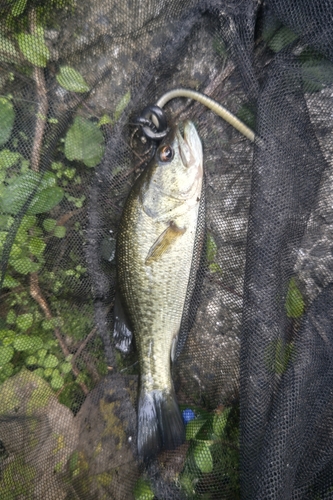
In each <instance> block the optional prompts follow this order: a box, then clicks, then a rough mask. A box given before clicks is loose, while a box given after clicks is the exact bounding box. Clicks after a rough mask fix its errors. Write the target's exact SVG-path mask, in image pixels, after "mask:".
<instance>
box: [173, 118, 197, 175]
mask: <svg viewBox="0 0 333 500" xmlns="http://www.w3.org/2000/svg"><path fill="white" fill-rule="evenodd" d="M176 137H177V140H178V148H179V154H180V157H181V159H182V162H183V164H184V166H185V167H186V168H189V167H191V166H193V165H195V164H199V165H202V161H203V158H202V157H203V155H202V144H201V140H200V138H199V135H198V132H197V130H196V128H195V126H194V125H193V123H192V122H191V121H189V120H187V121H186V122H185V123H184V137H182V135H181V133H180V131H179V129H177V131H176Z"/></svg>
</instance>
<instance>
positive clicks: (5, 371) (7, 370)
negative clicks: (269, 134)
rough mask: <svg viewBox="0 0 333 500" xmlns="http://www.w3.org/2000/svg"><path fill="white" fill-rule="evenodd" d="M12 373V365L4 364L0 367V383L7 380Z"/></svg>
mask: <svg viewBox="0 0 333 500" xmlns="http://www.w3.org/2000/svg"><path fill="white" fill-rule="evenodd" d="M13 371H14V367H13V365H12V363H6V364H5V365H3V366H2V368H1V369H0V376H1V381H5V380H6V379H7V378H9V377H10V376H11V375H12V373H13Z"/></svg>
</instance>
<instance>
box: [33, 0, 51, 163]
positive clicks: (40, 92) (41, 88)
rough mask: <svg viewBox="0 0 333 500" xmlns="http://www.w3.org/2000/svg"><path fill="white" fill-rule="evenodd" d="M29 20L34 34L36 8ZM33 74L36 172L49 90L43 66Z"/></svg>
mask: <svg viewBox="0 0 333 500" xmlns="http://www.w3.org/2000/svg"><path fill="white" fill-rule="evenodd" d="M29 21H30V32H31V34H34V32H35V31H36V23H37V19H36V11H35V9H31V11H30V13H29ZM33 75H34V80H35V82H36V91H37V102H38V108H37V114H36V128H35V137H34V142H33V145H32V152H31V169H32V170H33V171H34V172H39V161H40V154H41V149H42V142H43V137H44V131H45V125H46V116H47V111H48V100H47V90H46V85H45V78H44V71H43V68H39V67H38V66H34V71H33Z"/></svg>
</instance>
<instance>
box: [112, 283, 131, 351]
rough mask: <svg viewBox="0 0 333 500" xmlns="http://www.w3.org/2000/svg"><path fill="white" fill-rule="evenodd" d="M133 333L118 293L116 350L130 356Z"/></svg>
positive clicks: (115, 309) (116, 304) (116, 301)
mask: <svg viewBox="0 0 333 500" xmlns="http://www.w3.org/2000/svg"><path fill="white" fill-rule="evenodd" d="M132 337H133V334H132V331H131V327H130V325H129V322H128V320H127V318H126V315H125V311H124V309H123V305H122V303H121V299H120V296H119V293H118V292H117V293H116V297H115V304H114V327H113V338H114V340H115V343H116V344H115V345H116V348H117V349H118V350H119V351H121V352H122V353H123V354H128V353H129V352H130V350H131V348H132Z"/></svg>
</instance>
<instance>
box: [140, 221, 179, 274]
mask: <svg viewBox="0 0 333 500" xmlns="http://www.w3.org/2000/svg"><path fill="white" fill-rule="evenodd" d="M185 231H186V228H181V227H178V226H177V224H175V223H174V222H173V221H170V222H169V225H168V227H167V228H166V229H165V230H164V231H163V233H162V234H160V236H159V237H158V238H157V240H156V241H155V242H154V244H153V245H152V247H151V248H150V250H149V252H148V255H147V257H146V261H145V264H146V265H149V264H151V263H152V262H154V261H156V260H158V259H159V258H160V257H161V255H163V254H164V253H165V252H166V251H167V250H168V248H170V247H171V245H172V244H173V243H174V242H175V241H176V240H177V239H178V238H179V237H181V236H182V235H183V234H184V233H185Z"/></svg>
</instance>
